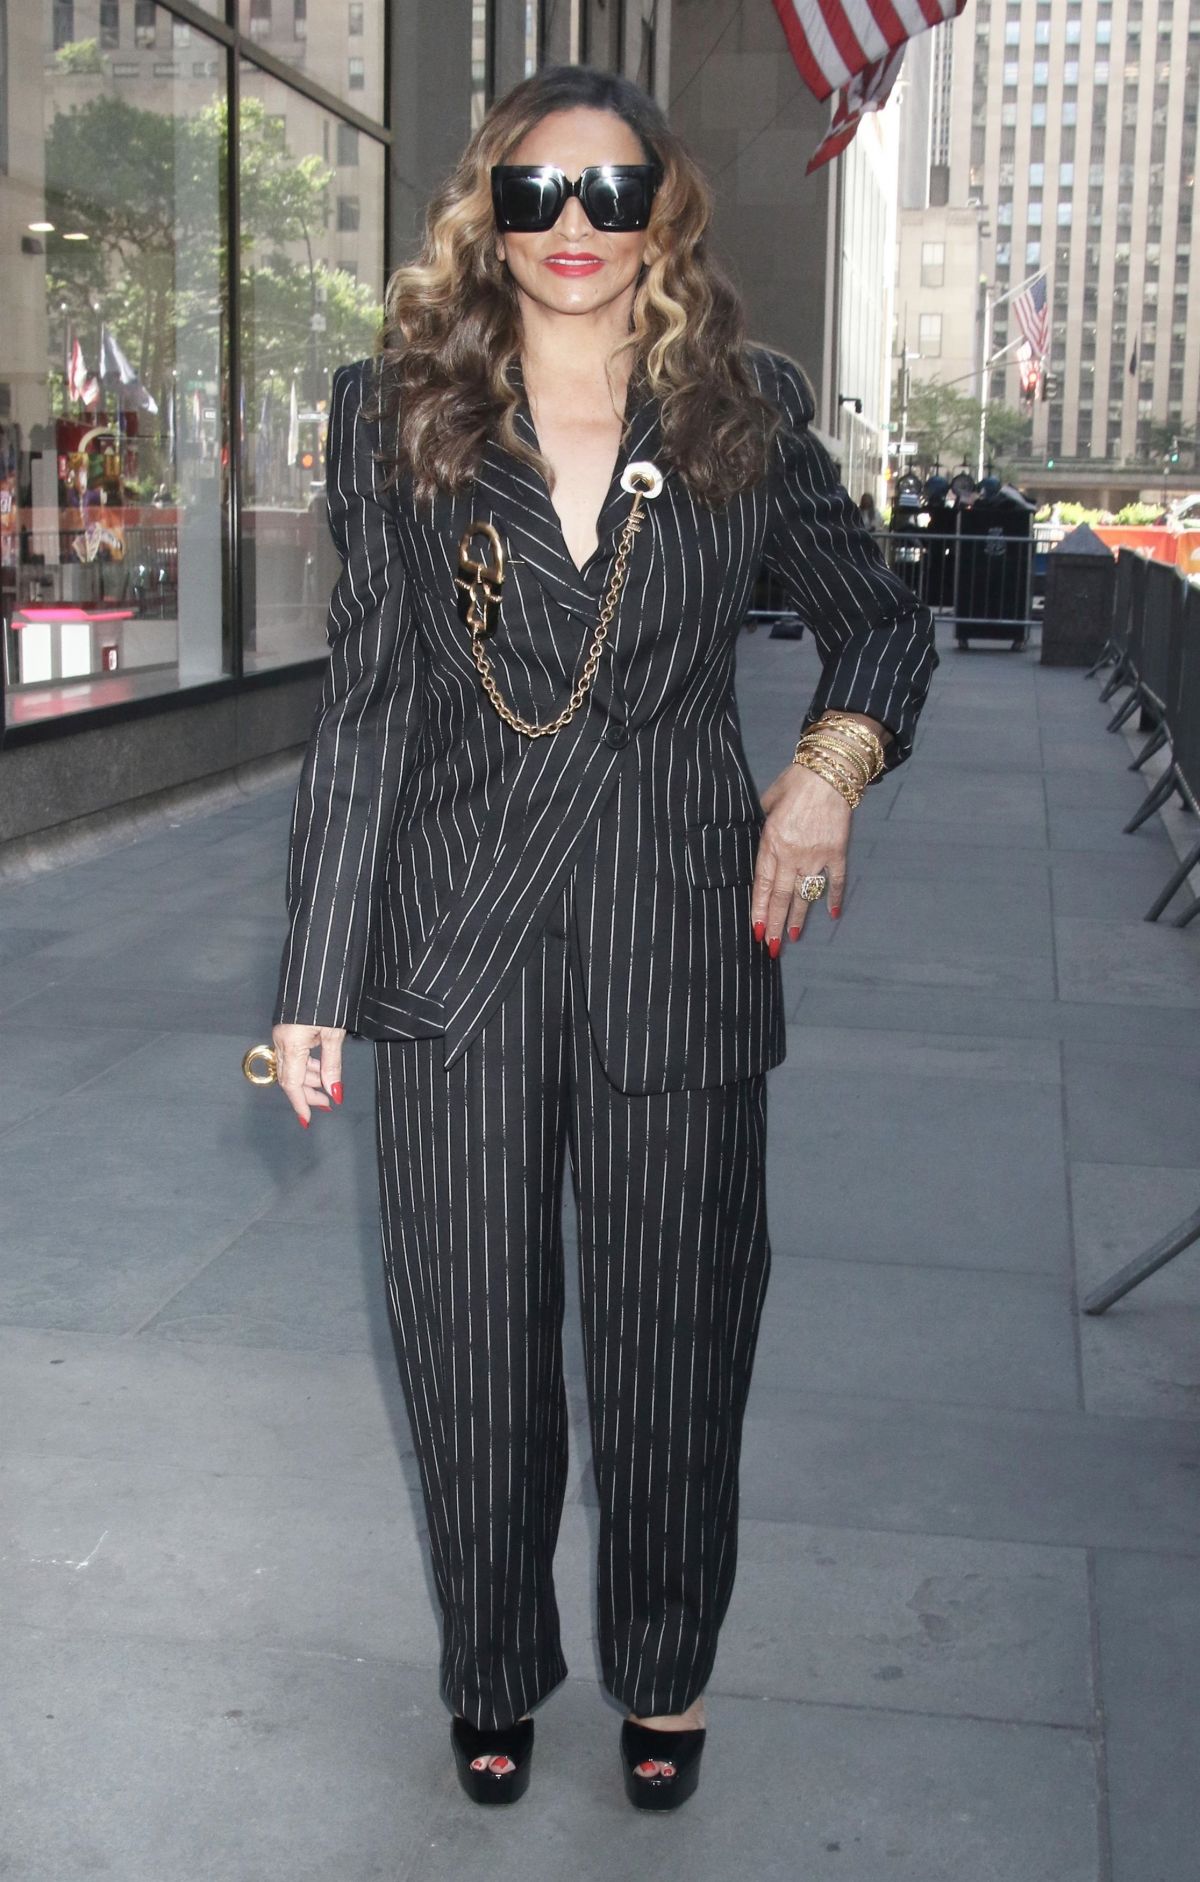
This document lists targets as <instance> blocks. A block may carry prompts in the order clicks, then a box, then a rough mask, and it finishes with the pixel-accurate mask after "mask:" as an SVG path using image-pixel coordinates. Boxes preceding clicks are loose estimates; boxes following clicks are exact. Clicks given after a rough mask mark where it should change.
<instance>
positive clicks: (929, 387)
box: [908, 379, 1032, 472]
mask: <svg viewBox="0 0 1200 1882" xmlns="http://www.w3.org/2000/svg"><path fill="white" fill-rule="evenodd" d="M1031 428H1032V421H1031V419H1029V418H1028V417H1027V416H1024V415H1022V413H1020V412H1015V411H1013V409H1012V407H1011V406H1008V405H1002V404H1000V403H998V402H996V401H994V400H993V401H991V402H989V404H988V408H987V419H986V424H985V433H984V441H985V451H986V455H987V458H988V460H989V462H996V463H1002V462H1004V461H1006V460H1007V461H1011V460H1012V459H1013V458H1015V457H1019V456H1020V455H1021V454H1022V452H1023V451H1026V450H1028V447H1029V435H1030V430H1031ZM908 431H909V436H910V438H914V439H915V440H916V442H917V446H918V449H917V452H916V459H915V461H916V463H918V464H919V465H920V467H921V469H922V470H923V471H925V472H929V471H931V470H932V469H933V468H934V466H935V465H936V466H938V467H939V468H941V469H942V470H943V471H946V470H947V469H948V468H951V467H953V466H954V465H955V464H958V463H961V462H964V461H965V462H966V463H968V464H970V465H971V466H972V467H974V465H975V462H976V459H977V456H978V452H979V400H978V399H973V398H971V397H969V396H968V394H966V393H965V392H960V391H959V390H958V388H957V386H951V385H944V384H943V383H942V381H941V380H940V379H918V380H914V381H913V383H912V389H911V391H910V393H909V401H908Z"/></svg>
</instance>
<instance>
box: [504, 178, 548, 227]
mask: <svg viewBox="0 0 1200 1882" xmlns="http://www.w3.org/2000/svg"><path fill="white" fill-rule="evenodd" d="M562 204H563V190H562V183H561V181H560V179H559V177H558V175H557V173H556V172H555V171H553V170H527V169H503V170H498V177H497V189H496V210H497V216H498V220H499V222H500V226H501V227H502V228H504V229H513V230H519V231H528V232H533V231H536V230H538V229H552V228H553V227H554V224H555V223H556V222H557V221H558V217H559V212H560V211H561V209H562Z"/></svg>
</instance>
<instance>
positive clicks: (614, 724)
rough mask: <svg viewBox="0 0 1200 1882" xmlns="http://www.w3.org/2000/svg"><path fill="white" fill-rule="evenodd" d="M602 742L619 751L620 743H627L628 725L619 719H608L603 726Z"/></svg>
mask: <svg viewBox="0 0 1200 1882" xmlns="http://www.w3.org/2000/svg"><path fill="white" fill-rule="evenodd" d="M604 743H605V744H606V745H608V746H611V748H612V750H613V751H620V749H621V747H622V745H628V743H629V727H628V726H627V725H625V724H624V723H623V722H622V721H621V720H620V719H610V720H609V722H608V724H607V725H606V726H605V728H604Z"/></svg>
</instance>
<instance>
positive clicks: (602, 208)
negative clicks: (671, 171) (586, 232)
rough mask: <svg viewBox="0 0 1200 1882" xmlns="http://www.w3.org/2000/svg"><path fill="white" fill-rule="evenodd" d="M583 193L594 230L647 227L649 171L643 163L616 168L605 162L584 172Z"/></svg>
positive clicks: (649, 200)
mask: <svg viewBox="0 0 1200 1882" xmlns="http://www.w3.org/2000/svg"><path fill="white" fill-rule="evenodd" d="M581 194H582V197H583V207H584V210H585V211H586V214H587V218H588V221H589V222H590V223H591V225H592V227H593V228H594V229H608V230H610V231H612V232H617V231H623V232H626V233H628V232H630V231H632V230H634V229H644V228H645V227H646V226H647V224H648V223H649V221H650V204H651V200H652V195H653V192H652V189H651V181H650V173H649V171H648V170H645V169H644V168H642V167H641V166H638V168H636V169H634V168H632V167H631V168H628V169H617V168H615V167H614V166H612V165H609V164H604V165H602V166H601V167H599V168H598V169H595V170H592V171H590V172H588V173H587V174H586V175H585V177H584V181H583V187H582V191H581Z"/></svg>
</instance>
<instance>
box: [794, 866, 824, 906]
mask: <svg viewBox="0 0 1200 1882" xmlns="http://www.w3.org/2000/svg"><path fill="white" fill-rule="evenodd" d="M828 887H829V877H828V876H827V875H826V874H825V873H824V871H822V873H821V874H820V875H819V876H805V877H804V878H803V879H802V881H801V883H800V893H801V895H802V896H803V897H804V900H805V901H806V902H819V901H820V899H821V897H822V896H823V895H824V893H825V891H826V889H827V888H828Z"/></svg>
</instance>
